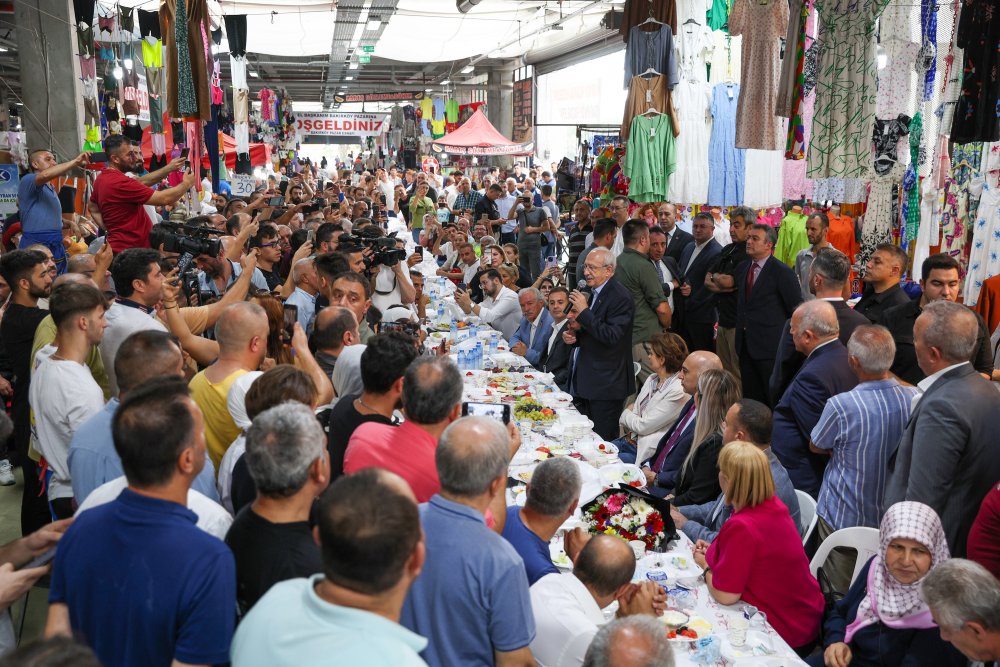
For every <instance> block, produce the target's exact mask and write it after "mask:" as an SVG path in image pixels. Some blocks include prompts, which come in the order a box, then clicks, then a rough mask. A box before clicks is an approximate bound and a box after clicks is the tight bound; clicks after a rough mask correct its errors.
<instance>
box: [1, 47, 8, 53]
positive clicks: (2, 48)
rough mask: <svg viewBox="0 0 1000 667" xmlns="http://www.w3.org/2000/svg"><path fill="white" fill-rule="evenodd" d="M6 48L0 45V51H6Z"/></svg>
mask: <svg viewBox="0 0 1000 667" xmlns="http://www.w3.org/2000/svg"><path fill="white" fill-rule="evenodd" d="M7 51H8V49H7V47H6V46H0V53H7Z"/></svg>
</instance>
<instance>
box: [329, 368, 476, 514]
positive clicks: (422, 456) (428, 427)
mask: <svg viewBox="0 0 1000 667" xmlns="http://www.w3.org/2000/svg"><path fill="white" fill-rule="evenodd" d="M401 402H402V404H403V414H404V415H405V416H406V420H405V421H404V422H403V423H402V424H400V425H399V426H393V425H392V424H379V423H376V422H368V423H366V424H361V425H360V426H358V428H357V429H356V430H355V431H354V434H353V435H352V436H351V439H350V440H349V441H348V443H347V451H346V452H345V453H344V474H345V475H350V474H352V473H354V472H357V471H358V470H362V469H364V468H372V467H374V468H385V469H386V470H389V471H391V472H394V473H396V474H397V475H399V476H400V477H402V478H403V479H405V480H406V482H407V483H408V484H409V485H410V488H411V489H413V493H414V495H416V497H417V502H421V503H423V502H427V501H428V500H430V499H431V496H433V495H434V494H436V493H437V492H438V491H440V490H441V482H440V481H438V471H437V468H436V467H435V462H434V457H435V450H436V449H437V447H438V439H439V438H440V437H441V433H442V432H443V431H444V430H445V427H447V426H448V425H449V424H451V423H452V422H453V421H455V420H456V419H458V418H459V417H460V416H461V414H462V375H461V374H460V373H459V372H458V366H456V365H455V362H453V361H452V360H451V359H449V358H448V357H418V358H417V359H416V360H415V361H414V362H413V363H411V364H410V365H409V367H408V368H407V369H406V373H405V374H404V375H403V393H402V395H401Z"/></svg>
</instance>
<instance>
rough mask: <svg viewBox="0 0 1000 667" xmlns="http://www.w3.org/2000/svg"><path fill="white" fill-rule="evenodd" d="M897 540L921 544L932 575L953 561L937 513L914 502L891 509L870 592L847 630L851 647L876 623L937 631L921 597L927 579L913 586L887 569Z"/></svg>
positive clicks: (873, 567)
mask: <svg viewBox="0 0 1000 667" xmlns="http://www.w3.org/2000/svg"><path fill="white" fill-rule="evenodd" d="M896 539H908V540H913V541H915V542H919V543H920V544H922V545H924V546H925V547H926V548H927V550H928V551H930V553H931V566H930V569H928V572H930V571H931V570H933V569H934V568H935V567H937V566H938V565H940V564H941V563H943V562H944V561H946V560H948V559H949V558H951V553H950V552H949V551H948V542H947V540H946V539H945V536H944V529H943V528H942V527H941V519H940V518H938V515H937V512H935V511H934V510H933V509H931V508H930V507H928V506H927V505H924V504H923V503H917V502H912V501H905V502H901V503H896V504H895V505H893V506H892V507H890V508H889V509H888V510H887V511H886V513H885V516H884V517H882V525H881V527H880V528H879V549H878V555H877V556H876V557H875V558H874V559H873V560H872V564H871V567H870V568H869V570H868V592H867V593H866V595H865V598H864V599H863V600H862V601H861V604H860V605H859V606H858V615H857V617H856V618H855V619H854V622H853V623H851V624H850V625H848V626H847V633H846V636H845V637H844V641H845V642H846V643H848V644H850V643H851V638H852V637H854V634H855V633H856V632H857V631H858V630H860V629H861V628H864V627H866V626H869V625H873V624H875V623H883V624H885V625H887V626H888V627H890V628H895V629H905V628H933V627H935V624H934V619H932V618H931V612H930V609H929V608H928V607H927V603H926V602H924V599H923V597H922V596H921V595H920V582H921V581H923V577H921V578H920V579H919V580H917V581H915V582H913V583H912V584H903V583H900V582H899V580H897V579H896V578H895V577H894V576H892V573H891V572H889V569H888V568H887V567H886V565H885V555H886V552H887V551H888V550H889V543H890V542H892V541H893V540H896ZM924 576H926V575H924Z"/></svg>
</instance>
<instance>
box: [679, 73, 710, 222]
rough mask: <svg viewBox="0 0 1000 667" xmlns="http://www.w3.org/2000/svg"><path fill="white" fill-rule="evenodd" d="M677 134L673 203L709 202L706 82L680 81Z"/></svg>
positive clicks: (707, 98)
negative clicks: (677, 166)
mask: <svg viewBox="0 0 1000 667" xmlns="http://www.w3.org/2000/svg"><path fill="white" fill-rule="evenodd" d="M673 102H674V108H675V111H674V113H675V115H676V116H677V122H678V124H679V128H678V129H679V131H680V134H679V135H678V137H677V138H676V139H675V140H674V145H675V149H676V151H677V164H678V165H680V169H678V170H677V172H676V173H675V174H674V175H673V177H672V178H671V179H670V197H669V200H670V201H672V202H678V203H683V204H704V203H705V202H707V201H708V182H709V175H708V136H709V119H710V114H711V113H712V110H711V109H712V89H711V88H710V87H709V85H708V84H707V83H704V82H701V81H697V82H693V81H688V80H686V79H685V80H683V81H681V82H680V83H678V84H677V87H676V88H674V92H673Z"/></svg>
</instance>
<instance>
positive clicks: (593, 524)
mask: <svg viewBox="0 0 1000 667" xmlns="http://www.w3.org/2000/svg"><path fill="white" fill-rule="evenodd" d="M653 502H655V501H651V499H647V498H646V497H645V495H644V494H640V493H637V492H635V490H633V489H631V488H629V489H628V490H625V489H624V488H622V487H620V488H619V489H609V490H607V491H605V492H604V493H602V494H601V495H599V496H597V498H595V499H594V500H592V501H590V502H589V503H587V505H585V506H584V507H583V510H582V511H583V521H584V523H585V524H586V525H587V528H588V530H589V531H590V532H591V533H594V534H605V535H617V536H619V537H621V538H622V539H624V540H626V541H632V540H641V541H643V542H645V544H646V548H647V549H649V550H650V551H657V550H659V548H660V547H661V546H665V545H666V543H667V541H669V539H671V538H673V537H674V535H675V532H674V528H673V522H672V521H671V522H670V525H669V527H668V525H667V520H666V519H665V518H664V515H663V512H662V510H660V509H657V508H656V507H654V505H653ZM657 504H658V503H657ZM667 516H668V517H669V514H668V515H667Z"/></svg>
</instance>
